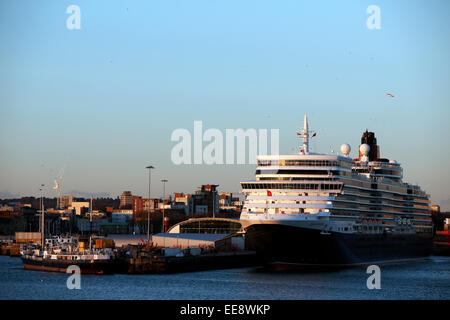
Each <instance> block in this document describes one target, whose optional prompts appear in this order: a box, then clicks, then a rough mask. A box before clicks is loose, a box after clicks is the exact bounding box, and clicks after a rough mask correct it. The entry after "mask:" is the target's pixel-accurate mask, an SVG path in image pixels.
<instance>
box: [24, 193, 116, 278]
mask: <svg viewBox="0 0 450 320" xmlns="http://www.w3.org/2000/svg"><path fill="white" fill-rule="evenodd" d="M44 212H45V211H44V208H43V205H42V207H41V230H42V233H41V245H39V246H38V247H28V248H25V249H24V250H23V251H22V252H21V253H22V255H21V259H22V262H23V266H24V268H25V269H29V270H40V271H52V272H66V271H67V268H68V267H69V266H71V265H76V266H78V267H79V268H80V271H81V274H111V273H114V272H115V271H116V270H117V269H118V268H119V265H120V260H119V259H117V251H115V250H113V249H111V248H103V246H101V248H100V247H97V245H96V246H94V247H93V246H92V228H91V235H90V236H89V248H85V242H82V241H78V240H77V239H75V238H74V237H72V236H66V237H60V236H53V237H51V238H49V239H45V237H44V234H45V229H44V228H45V224H44ZM90 213H91V214H90V217H91V226H92V199H91V210H90Z"/></svg>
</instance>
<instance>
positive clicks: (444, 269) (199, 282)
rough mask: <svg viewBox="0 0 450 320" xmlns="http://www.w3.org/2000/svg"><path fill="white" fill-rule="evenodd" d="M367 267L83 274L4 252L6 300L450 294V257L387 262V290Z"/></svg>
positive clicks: (0, 264) (1, 267) (1, 291)
mask: <svg viewBox="0 0 450 320" xmlns="http://www.w3.org/2000/svg"><path fill="white" fill-rule="evenodd" d="M368 276H369V275H368V274H366V269H365V268H357V269H349V270H341V271H335V272H321V273H288V274H282V273H272V272H267V271H262V270H261V269H258V268H242V269H231V270H218V271H205V272H194V273H184V274H174V275H107V276H94V275H82V276H81V289H80V290H69V289H67V287H66V281H67V278H68V275H66V274H60V273H49V272H40V271H28V270H24V269H23V267H22V262H21V260H20V259H19V258H10V257H5V256H0V299H133V300H134V299H151V300H154V299H282V300H288V299H449V298H450V258H448V257H432V258H431V259H429V260H427V261H423V262H414V263H407V264H397V265H385V266H381V289H380V290H369V289H367V287H366V280H367V277H368Z"/></svg>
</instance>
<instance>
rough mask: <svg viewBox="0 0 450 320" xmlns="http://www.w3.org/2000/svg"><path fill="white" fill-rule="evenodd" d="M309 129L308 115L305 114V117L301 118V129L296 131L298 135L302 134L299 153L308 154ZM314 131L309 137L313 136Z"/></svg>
mask: <svg viewBox="0 0 450 320" xmlns="http://www.w3.org/2000/svg"><path fill="white" fill-rule="evenodd" d="M310 133H311V131H310V130H309V125H308V116H307V115H306V114H305V117H304V119H303V129H302V130H301V132H299V133H297V135H299V136H303V145H302V147H301V149H300V154H309V138H310V136H309V135H310ZM315 136H316V133H314V134H313V135H312V136H311V138H313V137H315Z"/></svg>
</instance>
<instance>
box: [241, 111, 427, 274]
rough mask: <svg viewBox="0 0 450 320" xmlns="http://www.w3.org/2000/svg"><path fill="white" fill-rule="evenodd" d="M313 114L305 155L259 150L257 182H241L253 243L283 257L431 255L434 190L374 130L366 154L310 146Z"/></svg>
mask: <svg viewBox="0 0 450 320" xmlns="http://www.w3.org/2000/svg"><path fill="white" fill-rule="evenodd" d="M310 134H311V133H310V131H309V128H308V120H307V116H306V115H305V118H304V127H303V130H302V132H301V133H300V134H299V135H301V136H302V138H303V142H302V146H301V149H300V152H299V154H294V155H264V156H258V159H257V163H258V164H257V168H256V180H255V181H246V182H241V186H242V190H243V193H244V194H245V195H246V199H245V204H244V207H243V211H242V213H241V218H240V220H241V222H242V225H243V227H244V229H245V230H246V239H247V240H246V241H247V245H248V247H249V248H250V249H255V250H257V251H259V252H261V253H263V254H264V255H265V256H266V257H267V258H268V260H269V261H272V262H275V263H306V264H338V265H342V264H344V265H347V264H348V265H353V264H365V263H368V262H374V261H379V262H382V261H388V260H389V261H394V260H395V261H396V260H403V259H410V258H417V257H422V256H426V255H428V254H429V250H431V238H432V221H431V216H430V212H429V199H428V198H429V196H428V195H427V194H426V193H425V192H424V191H423V190H421V189H420V187H419V186H415V185H411V184H407V183H404V182H402V177H403V172H402V168H401V166H400V164H399V163H397V162H396V161H393V160H388V159H385V158H380V156H379V154H380V148H379V147H378V145H377V143H376V138H375V135H374V133H373V132H368V131H366V132H364V134H363V137H362V139H361V145H360V147H359V157H358V158H356V159H351V158H350V157H349V154H350V146H349V145H348V144H343V145H342V146H341V153H342V154H341V155H338V154H318V153H311V152H310V151H309V138H310Z"/></svg>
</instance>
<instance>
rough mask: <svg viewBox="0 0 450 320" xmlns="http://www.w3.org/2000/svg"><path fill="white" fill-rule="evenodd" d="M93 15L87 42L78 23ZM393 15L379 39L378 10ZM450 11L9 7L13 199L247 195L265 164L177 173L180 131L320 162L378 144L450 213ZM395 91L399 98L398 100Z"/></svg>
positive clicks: (184, 5)
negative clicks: (276, 136)
mask: <svg viewBox="0 0 450 320" xmlns="http://www.w3.org/2000/svg"><path fill="white" fill-rule="evenodd" d="M71 4H76V5H78V6H79V7H80V9H81V30H68V29H67V28H66V19H67V18H68V17H69V14H66V8H67V7H68V6H69V5H71ZM371 4H375V5H378V6H379V7H380V9H381V29H380V30H369V29H367V27H366V20H367V18H368V16H369V15H368V14H367V13H366V8H367V7H368V6H369V5H371ZM449 12H450V2H449V1H445V0H442V1H436V0H432V1H400V0H397V1H378V0H370V1H298V0H293V1H273V0H272V1H262V0H253V1H250V0H246V1H241V0H236V1H235V0H222V1H213V0H198V1H193V0H189V1H188V0H185V1H181V0H178V1H173V0H170V1H162V0H159V1H129V2H127V1H111V0H108V1H78V0H72V1H12V0H3V1H1V2H0V42H1V48H2V49H1V50H0V70H1V72H0V88H1V89H0V137H1V138H0V150H1V152H0V195H3V196H5V195H8V193H9V194H10V195H21V196H23V195H38V194H39V192H38V189H39V184H40V183H45V184H46V185H47V187H46V195H47V196H54V195H55V192H54V191H53V190H51V186H52V184H53V178H54V176H55V175H56V174H57V172H58V171H59V170H60V169H61V168H62V167H63V166H64V164H65V163H67V169H66V171H65V175H64V177H63V181H62V189H63V192H64V193H67V192H74V191H78V192H84V193H86V194H90V193H94V195H95V194H98V193H108V194H110V195H111V196H114V197H115V196H117V195H119V194H120V193H121V192H122V191H123V190H131V191H132V192H133V193H134V194H138V195H145V194H146V193H147V181H148V180H147V179H148V176H147V172H146V170H145V169H144V167H145V166H146V165H148V164H153V165H154V166H155V167H156V169H155V170H154V171H153V175H152V178H153V179H152V181H153V183H152V186H153V188H152V195H153V196H159V195H161V193H162V185H161V182H160V180H161V179H162V178H166V179H168V180H169V182H168V184H167V191H168V192H192V191H193V190H194V189H195V188H196V187H197V186H199V185H201V184H205V183H216V184H219V185H220V188H219V189H220V190H221V191H232V192H238V191H239V190H240V186H239V182H240V181H241V180H244V179H248V178H252V177H253V174H254V166H253V165H226V166H218V165H213V166H208V165H201V166H176V165H173V164H172V163H171V161H170V151H171V149H172V147H173V146H174V144H175V143H173V142H171V141H170V134H171V132H172V131H173V130H174V129H176V128H187V129H189V130H192V128H193V121H194V120H202V121H203V123H204V127H205V128H218V129H221V130H224V129H225V128H244V129H246V128H268V129H270V128H279V129H280V140H281V141H280V142H281V148H280V149H281V150H280V151H281V152H282V153H291V152H292V148H293V147H295V145H296V143H298V140H297V136H296V134H295V132H296V130H297V128H299V127H300V126H301V125H302V121H303V114H304V113H308V115H309V118H310V123H311V125H312V126H313V128H314V129H315V130H317V132H318V134H317V140H316V141H315V143H314V146H313V147H314V150H315V151H318V152H329V151H330V149H331V148H332V149H334V150H338V148H339V146H340V144H342V143H344V142H347V143H350V144H351V146H352V149H353V150H352V154H353V155H355V150H356V149H357V145H358V143H359V140H360V137H361V134H362V132H363V131H364V130H365V129H366V128H368V129H369V130H372V131H375V133H376V136H377V138H378V142H379V145H380V146H381V154H382V156H384V157H387V158H391V159H396V160H398V161H400V162H401V163H402V165H403V167H404V173H405V180H406V181H408V182H412V183H418V184H419V185H421V186H422V187H423V188H424V189H425V190H426V191H427V192H429V193H430V194H431V196H432V202H433V203H438V204H441V205H442V206H443V207H444V208H447V209H450V179H449V177H450V164H449V159H450V149H449V141H448V139H449V137H450V129H449V125H448V122H449V120H450V90H449V88H450V84H449V80H450V63H449V58H450V48H449V46H450V41H449V40H450V21H449V19H448V13H449ZM387 92H390V93H392V94H394V95H395V97H394V98H393V99H390V98H388V97H386V93H387Z"/></svg>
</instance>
